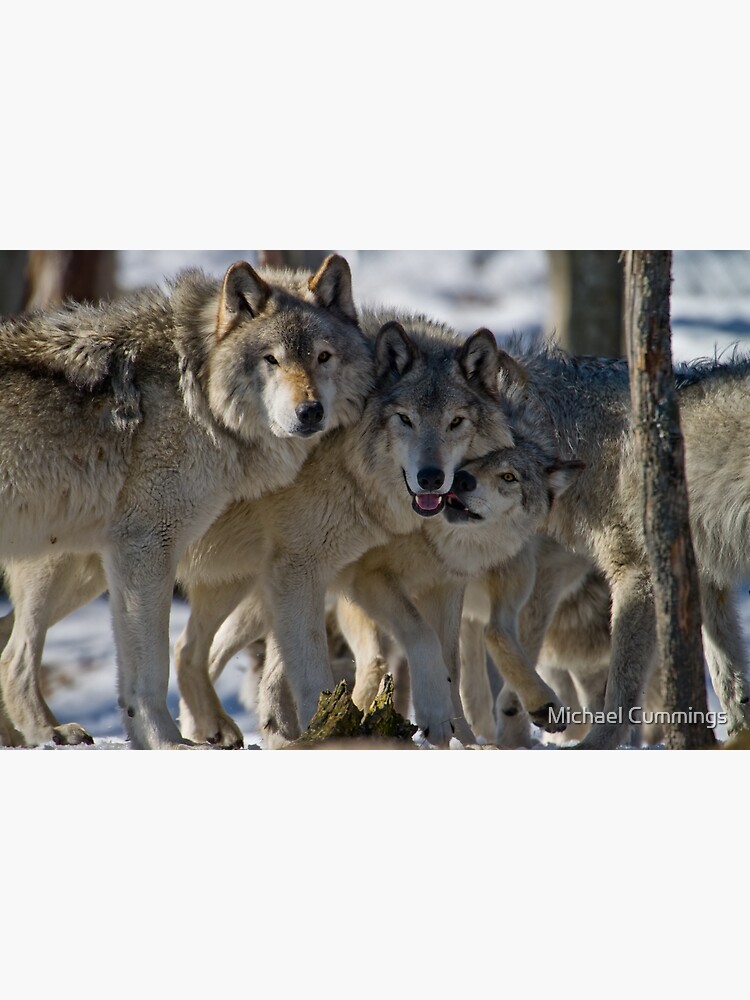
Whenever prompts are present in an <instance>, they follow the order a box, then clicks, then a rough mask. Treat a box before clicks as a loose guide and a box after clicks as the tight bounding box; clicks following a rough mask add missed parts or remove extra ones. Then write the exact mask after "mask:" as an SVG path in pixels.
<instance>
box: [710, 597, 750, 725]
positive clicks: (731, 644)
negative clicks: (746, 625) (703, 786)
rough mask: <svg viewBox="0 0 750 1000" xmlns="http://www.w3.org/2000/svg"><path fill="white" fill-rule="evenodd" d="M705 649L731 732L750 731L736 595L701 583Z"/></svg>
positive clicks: (749, 686) (748, 689)
mask: <svg viewBox="0 0 750 1000" xmlns="http://www.w3.org/2000/svg"><path fill="white" fill-rule="evenodd" d="M701 613H702V616H703V646H704V651H705V654H706V662H707V663H708V670H709V673H710V674H711V682H712V684H713V687H714V691H715V692H716V697H717V698H718V699H719V702H720V704H721V707H722V710H723V711H724V712H726V715H727V732H728V733H729V735H730V736H731V735H732V733H735V732H737V731H738V730H740V729H748V728H750V705H749V704H748V695H749V694H750V682H749V680H748V668H747V660H746V656H745V647H744V643H743V638H742V629H741V626H740V622H739V618H738V616H737V608H736V605H735V601H734V595H733V594H732V592H731V590H730V589H729V588H728V587H727V588H723V587H717V586H716V585H715V584H713V583H709V582H707V581H705V580H703V581H701Z"/></svg>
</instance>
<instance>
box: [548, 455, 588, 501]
mask: <svg viewBox="0 0 750 1000" xmlns="http://www.w3.org/2000/svg"><path fill="white" fill-rule="evenodd" d="M585 468H586V463H585V462H579V461H572V462H563V461H562V460H561V459H559V458H558V459H555V462H554V465H550V466H548V468H546V469H545V470H544V471H545V472H546V473H547V483H548V485H549V488H550V491H551V493H552V495H553V496H555V497H559V496H560V494H562V493H564V492H565V491H566V490H567V488H568V487H569V486H571V485H572V484H573V483H574V482H575V481H576V479H578V477H579V476H580V474H581V473H582V472H583V470H584V469H585Z"/></svg>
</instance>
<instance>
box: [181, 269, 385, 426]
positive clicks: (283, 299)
mask: <svg viewBox="0 0 750 1000" xmlns="http://www.w3.org/2000/svg"><path fill="white" fill-rule="evenodd" d="M200 314H201V315H200V318H201V332H202V335H203V341H204V360H203V365H202V371H201V373H200V374H201V375H202V378H201V382H202V387H203V391H204V393H205V394H206V396H207V398H208V404H209V407H210V410H211V413H212V416H213V417H214V419H216V420H218V421H219V422H220V423H222V424H224V425H225V426H226V427H228V428H229V429H231V430H233V431H234V432H235V433H237V434H239V435H240V436H242V437H244V438H247V439H253V438H258V437H259V436H263V435H264V434H266V433H267V432H268V431H269V430H270V431H271V433H272V434H274V435H276V436H277V437H280V438H287V437H303V438H309V437H314V436H315V435H318V434H320V433H322V432H324V431H329V430H332V429H333V428H335V427H339V426H346V425H348V424H350V423H352V422H353V421H354V420H356V418H357V416H359V414H360V413H361V410H362V407H363V405H364V399H365V397H366V394H367V392H368V390H369V388H370V384H371V381H372V361H371V354H370V348H369V347H368V345H367V343H366V341H365V339H364V338H363V336H362V334H361V331H360V329H359V324H358V317H357V312H356V309H355V306H354V301H353V298H352V287H351V272H350V270H349V265H348V264H347V262H346V260H344V258H343V257H339V256H337V255H335V254H332V255H331V256H329V257H328V258H327V259H326V260H325V262H324V263H323V265H322V266H321V268H320V269H319V271H318V272H317V273H316V274H314V275H312V276H310V275H309V274H305V273H304V272H292V271H273V270H267V271H263V272H261V273H258V272H256V271H255V270H254V269H253V268H252V267H251V266H250V264H248V263H247V262H245V261H237V262H236V263H234V264H232V265H231V266H230V267H229V269H228V270H227V272H226V275H225V276H224V280H223V282H222V284H221V288H220V290H219V291H218V294H217V293H216V292H214V294H213V295H210V296H208V297H206V299H205V301H204V303H203V306H202V309H201V310H200Z"/></svg>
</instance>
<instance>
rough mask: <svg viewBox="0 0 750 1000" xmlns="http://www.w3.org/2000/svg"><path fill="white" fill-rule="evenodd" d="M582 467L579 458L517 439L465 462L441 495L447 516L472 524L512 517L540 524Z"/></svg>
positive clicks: (452, 520)
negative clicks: (552, 453) (564, 457)
mask: <svg viewBox="0 0 750 1000" xmlns="http://www.w3.org/2000/svg"><path fill="white" fill-rule="evenodd" d="M583 468H584V464H583V462H578V461H570V462H564V461H562V460H560V459H559V458H557V457H551V456H550V455H549V453H547V452H546V451H545V450H544V449H542V448H540V447H539V446H538V445H536V444H534V443H533V442H527V441H524V440H522V439H519V440H518V441H517V442H516V446H515V447H513V448H504V449H501V450H499V451H495V452H492V453H491V454H489V455H485V456H484V457H482V458H477V459H474V460H473V461H469V462H466V463H465V465H464V466H463V467H462V468H461V469H459V471H458V472H457V473H456V475H455V477H454V482H453V489H452V490H451V492H450V493H449V494H448V496H447V497H446V499H445V508H444V517H445V520H446V521H447V522H448V523H449V524H451V525H458V526H462V527H470V526H478V525H480V524H485V525H492V524H496V523H498V522H500V521H502V520H503V519H508V518H510V517H512V518H513V520H514V522H517V523H519V526H520V521H521V520H523V521H525V522H528V523H530V524H534V525H541V523H542V521H543V520H544V518H545V517H546V516H547V514H548V513H549V511H550V509H551V507H552V503H553V501H554V500H555V497H557V496H559V495H560V494H562V493H564V491H565V490H566V489H567V488H568V486H570V484H571V483H572V482H573V481H574V479H575V478H576V477H577V476H578V474H579V473H580V471H581V470H582V469H583Z"/></svg>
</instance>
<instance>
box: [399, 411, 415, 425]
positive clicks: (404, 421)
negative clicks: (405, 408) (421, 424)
mask: <svg viewBox="0 0 750 1000" xmlns="http://www.w3.org/2000/svg"><path fill="white" fill-rule="evenodd" d="M398 419H399V420H400V421H401V423H402V424H405V425H406V426H407V427H411V426H413V425H412V422H411V420H409V418H408V417H407V415H406V414H405V413H399V415H398Z"/></svg>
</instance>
